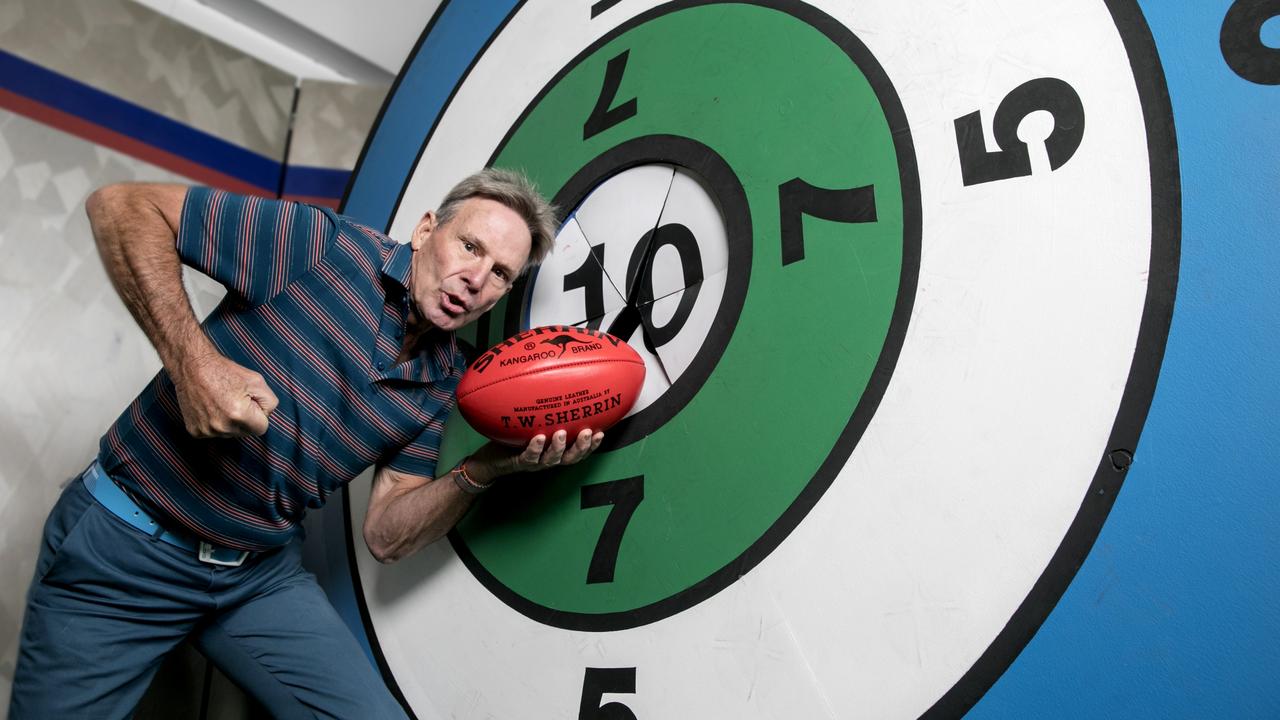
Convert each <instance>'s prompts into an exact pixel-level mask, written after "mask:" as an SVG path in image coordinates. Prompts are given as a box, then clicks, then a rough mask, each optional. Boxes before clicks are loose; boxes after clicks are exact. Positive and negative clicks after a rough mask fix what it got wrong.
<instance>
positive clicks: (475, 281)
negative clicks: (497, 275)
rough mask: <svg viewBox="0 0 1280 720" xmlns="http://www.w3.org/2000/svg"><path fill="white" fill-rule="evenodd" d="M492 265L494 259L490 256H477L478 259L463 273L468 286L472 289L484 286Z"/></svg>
mask: <svg viewBox="0 0 1280 720" xmlns="http://www.w3.org/2000/svg"><path fill="white" fill-rule="evenodd" d="M491 265H493V261H492V260H490V259H488V258H476V261H475V262H473V263H471V265H470V266H468V267H467V270H466V272H464V273H463V278H464V279H465V280H466V281H467V286H468V287H470V288H471V289H472V290H479V289H480V288H482V287H484V281H485V278H486V277H488V275H489V268H490V266H491Z"/></svg>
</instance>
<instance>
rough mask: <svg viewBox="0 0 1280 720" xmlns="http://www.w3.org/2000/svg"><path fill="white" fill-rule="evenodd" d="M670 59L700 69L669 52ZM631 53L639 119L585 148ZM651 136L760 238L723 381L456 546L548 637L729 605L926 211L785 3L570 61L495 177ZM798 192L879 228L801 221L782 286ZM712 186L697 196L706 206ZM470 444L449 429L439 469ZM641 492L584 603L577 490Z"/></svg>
mask: <svg viewBox="0 0 1280 720" xmlns="http://www.w3.org/2000/svg"><path fill="white" fill-rule="evenodd" d="M682 47H689V48H695V49H696V52H690V53H682V52H674V51H673V50H672V49H673V48H682ZM624 50H625V51H629V53H630V54H629V62H628V66H627V68H626V73H625V75H624V77H623V79H622V84H621V86H620V88H619V91H618V93H617V97H618V98H619V99H625V98H630V97H635V98H637V100H638V112H637V114H636V115H635V116H634V117H633V118H631V119H629V120H627V121H626V122H623V123H620V124H618V125H616V126H614V127H611V128H609V129H607V130H605V131H604V132H601V133H599V134H597V135H594V136H591V137H590V138H588V139H587V140H585V141H584V140H583V137H582V136H583V132H582V125H581V122H582V119H585V118H586V117H587V115H588V114H589V113H590V111H591V109H592V107H593V105H594V104H595V102H596V99H597V96H598V95H599V93H600V85H601V78H602V77H603V76H604V68H605V65H606V63H607V62H608V61H609V59H610V58H613V57H615V56H617V55H618V54H619V53H621V52H622V51H624ZM801 80H803V82H801ZM708 82H714V83H717V84H716V85H714V86H709V85H708ZM800 85H803V86H804V87H805V89H806V92H805V94H803V95H801V94H798V93H797V92H795V90H796V88H797V87H799V86H800ZM568 118H572V120H567V119H568ZM653 136H676V137H681V138H685V139H690V140H692V139H694V138H696V142H697V143H701V144H703V145H705V146H707V147H709V148H710V149H712V150H713V151H714V152H715V153H716V154H717V155H718V157H721V158H723V160H724V163H725V164H726V165H727V166H728V167H729V168H730V169H731V170H732V172H733V174H734V175H736V179H737V181H738V182H740V184H741V187H742V188H743V191H744V193H745V196H746V200H747V207H748V208H749V211H750V224H751V226H752V228H753V229H754V233H753V238H752V245H753V249H752V260H751V262H750V263H749V267H750V277H749V280H748V281H747V284H748V285H749V288H750V291H749V293H748V294H747V297H746V300H745V302H744V303H743V305H742V309H741V313H740V315H739V316H738V322H737V325H736V327H733V328H731V329H730V335H731V338H732V339H731V340H730V341H729V342H728V343H727V346H726V347H724V348H723V355H722V356H721V358H720V361H719V363H718V364H716V365H715V367H714V370H713V371H711V372H710V373H709V375H708V377H707V378H706V381H705V382H704V383H703V384H702V387H701V388H700V389H698V391H697V393H696V395H695V396H693V397H692V398H691V399H690V400H689V401H688V404H687V405H686V406H685V407H684V408H683V409H682V410H681V411H680V412H679V414H678V415H677V416H676V417H675V418H674V419H673V421H670V422H667V423H666V424H665V425H663V426H661V427H657V428H654V429H653V430H652V432H651V433H649V434H648V435H647V437H645V438H644V440H643V442H634V443H631V444H629V445H626V446H625V447H618V448H617V449H614V450H612V451H610V452H605V453H600V454H597V455H596V456H595V457H593V458H592V459H591V461H589V462H587V463H584V464H582V465H580V466H575V467H571V468H565V469H562V470H560V471H558V472H555V473H549V474H548V477H542V478H532V477H530V478H518V479H511V480H509V481H507V482H506V483H505V487H503V488H500V489H499V490H497V491H495V492H494V493H493V494H491V495H490V496H488V497H487V498H486V499H485V502H484V503H482V504H481V505H480V506H478V507H477V508H475V510H474V511H473V512H472V513H471V515H470V516H468V517H467V518H466V519H465V520H464V522H463V523H461V524H460V525H459V527H458V528H457V529H456V530H455V531H454V532H453V533H452V534H451V535H450V539H451V541H452V543H453V546H454V548H455V549H456V550H457V551H458V553H459V555H460V556H461V557H462V559H463V560H464V562H465V563H466V564H467V566H468V567H469V568H470V570H471V571H472V572H473V573H474V574H475V575H476V577H477V578H478V579H480V580H481V582H483V583H484V584H485V585H486V587H488V588H489V589H490V591H492V592H493V593H494V594H495V595H496V596H498V597H499V598H501V599H502V600H503V601H504V602H506V603H507V604H508V605H510V606H511V607H513V608H515V609H517V610H519V611H520V612H522V613H523V614H525V615H527V616H528V617H530V618H532V619H535V620H537V621H540V622H543V623H547V624H550V625H553V626H557V627H564V628H571V629H582V630H616V629H622V628H627V627H635V626H638V625H642V624H645V623H648V622H653V621H655V620H658V619H661V618H663V617H666V616H669V615H671V614H673V613H675V612H678V611H680V610H683V609H685V608H687V607H690V606H692V605H694V604H696V603H698V602H700V601H701V600H703V599H705V598H707V597H709V596H711V595H712V594H714V593H715V592H717V591H719V590H720V589H723V588H724V587H726V586H728V585H729V584H730V583H732V582H733V581H734V580H736V579H737V578H738V577H740V576H741V575H743V574H745V573H746V572H747V571H748V570H749V569H750V568H751V567H753V566H754V565H755V564H757V563H758V562H759V561H760V560H761V559H763V558H764V557H765V556H766V555H767V554H768V553H769V552H770V551H771V550H772V549H773V548H775V547H777V545H778V544H779V543H780V542H781V541H782V539H783V538H785V537H786V535H787V534H789V533H790V531H791V530H792V529H794V528H795V526H796V525H797V524H798V523H799V522H800V520H801V519H802V518H803V517H804V515H805V514H806V513H807V512H808V510H809V509H811V508H812V507H813V505H814V504H815V503H816V502H817V500H818V499H819V498H820V497H821V495H822V493H823V492H824V491H825V490H826V488H827V487H829V486H830V483H831V482H832V481H833V479H834V478H835V476H836V474H837V473H838V471H839V470H840V469H841V468H842V467H843V465H844V464H845V462H846V461H847V459H848V457H849V454H850V453H851V452H852V450H853V448H854V446H855V445H856V443H857V441H858V438H859V437H861V434H862V432H863V430H864V429H865V428H866V425H867V423H868V422H869V421H870V418H871V416H872V414H873V413H874V412H875V409H876V407H877V405H878V404H879V401H880V398H881V397H882V395H883V393H884V388H885V387H886V386H887V384H888V380H889V377H890V376H891V375H892V370H893V366H894V364H895V363H896V361H897V356H898V352H899V350H900V348H901V344H902V338H903V336H904V334H905V330H906V323H907V319H908V317H909V315H910V309H911V305H912V302H913V299H914V293H915V283H916V275H917V272H918V264H919V243H920V208H919V202H920V201H919V190H918V179H917V177H916V166H915V157H914V149H913V148H912V144H911V136H910V133H909V131H908V129H907V125H906V120H905V115H904V113H903V111H902V108H901V104H900V102H899V101H898V99H897V95H896V93H894V91H893V88H892V85H891V83H890V82H889V81H888V78H887V76H886V75H885V73H884V71H883V70H882V69H881V68H880V66H879V64H878V63H877V62H876V61H875V59H874V58H873V57H872V56H871V54H870V52H869V51H868V50H867V49H866V47H865V46H863V45H862V44H861V42H859V41H858V40H857V38H856V37H854V36H853V35H852V33H850V32H849V31H848V30H847V29H846V28H844V27H843V26H842V25H840V24H839V23H838V22H836V21H835V20H834V19H832V18H830V17H829V16H827V15H825V14H823V13H822V12H821V11H818V10H816V9H814V8H811V7H809V6H807V5H804V4H802V3H795V2H758V3H732V4H729V3H725V4H721V3H712V2H690V3H673V4H670V5H664V6H662V7H659V8H656V9H654V10H652V11H650V12H648V13H645V14H642V15H640V16H638V17H636V18H634V19H633V20H631V21H630V22H628V23H626V24H624V25H623V26H621V27H619V28H617V29H616V30H615V31H613V32H612V33H611V34H609V35H608V36H607V37H605V38H603V39H602V40H601V41H600V42H598V43H596V44H594V45H593V46H592V47H590V48H588V49H587V50H586V51H584V52H583V53H582V54H581V55H579V56H578V57H577V58H576V59H575V60H574V61H572V62H571V63H569V64H568V66H566V68H565V69H564V70H563V71H561V73H560V74H559V75H557V77H556V78H554V79H553V80H552V81H551V83H549V84H548V86H547V88H545V89H544V90H543V92H542V93H541V94H540V95H539V96H538V97H537V98H536V99H535V100H534V101H533V103H531V105H530V107H529V108H528V109H527V110H526V112H525V113H524V115H523V116H522V117H521V118H520V120H518V121H517V122H516V124H515V125H514V127H513V128H512V130H511V132H510V133H509V135H508V137H507V139H506V140H505V141H504V142H503V143H502V145H501V146H500V147H499V149H498V151H497V152H496V153H495V156H494V161H493V164H494V165H498V166H504V167H520V168H523V169H524V170H525V171H526V172H528V173H529V174H530V175H531V176H532V177H533V178H534V179H535V181H537V182H538V183H539V185H540V186H541V187H543V188H548V189H559V188H563V187H565V186H566V185H567V184H568V183H569V181H570V179H571V178H573V177H574V176H575V175H577V174H578V173H579V172H581V171H582V169H583V168H584V167H586V166H587V165H588V164H590V163H591V162H592V161H593V160H594V159H596V158H599V157H602V156H605V155H606V154H607V153H608V152H609V151H610V150H611V149H613V148H615V147H619V146H622V145H624V144H625V143H628V142H634V141H636V140H637V139H638V138H646V137H653ZM621 169H623V168H622V167H618V168H617V170H619V171H620V170H621ZM797 177H798V178H803V179H804V180H805V181H806V182H808V183H811V184H813V185H815V186H818V187H824V188H849V187H856V186H866V185H871V186H873V187H874V188H875V198H876V207H877V218H876V221H875V222H873V223H859V224H848V223H836V222H830V221H823V220H818V219H815V218H806V219H805V220H804V244H805V258H804V260H803V261H800V262H795V263H793V264H789V265H785V266H784V265H783V263H782V257H781V250H780V248H781V241H780V230H779V225H780V218H779V208H778V197H779V187H780V185H782V184H783V183H786V182H787V181H789V180H792V179H794V178H797ZM722 187H723V186H720V187H717V186H715V185H714V184H713V185H712V187H711V190H712V192H713V194H716V195H717V196H719V195H720V194H721V193H722V189H721V188H722ZM718 199H721V200H722V202H723V198H718ZM731 262H732V258H731ZM726 294H728V293H726ZM513 297H515V296H514V295H513ZM515 301H516V302H519V298H516V300H515ZM833 311H834V312H835V313H837V317H836V318H834V319H836V320H838V324H837V325H835V326H833V325H832V324H831V320H832V319H833V318H831V316H830V313H832V312H833ZM506 312H507V309H506V308H505V307H503V306H499V307H498V308H495V310H494V311H493V315H494V316H495V317H503V314H504V313H506ZM498 325H501V324H500V323H493V326H491V327H489V328H488V330H489V332H488V337H478V338H477V339H476V340H477V345H480V346H486V344H491V343H495V342H497V341H499V340H501V339H502V338H503V337H504V335H503V331H505V330H509V329H510V328H506V327H496V326H498ZM479 441H480V438H479V437H478V436H476V435H475V434H474V433H473V432H472V431H470V429H469V428H466V427H465V426H464V425H463V423H462V422H461V421H460V420H459V421H453V422H450V423H449V426H448V428H447V429H446V438H445V446H444V448H443V452H442V460H445V461H448V460H450V459H453V458H458V457H460V456H461V455H462V454H464V453H465V452H466V451H467V450H468V449H469V448H472V447H474V446H475V445H476V444H478V443H479ZM446 466H447V465H446ZM637 475H643V476H644V495H645V499H644V501H642V502H641V504H640V505H638V506H637V508H636V510H635V513H634V515H633V516H632V517H631V519H630V522H629V524H628V525H627V527H626V529H625V534H624V535H623V537H622V540H621V545H620V547H619V549H618V555H617V564H616V571H615V574H614V579H613V581H612V582H607V583H595V584H588V583H586V582H585V575H586V568H587V566H588V564H589V562H590V559H591V556H592V552H593V550H594V549H595V546H596V543H597V539H598V538H599V536H600V532H601V527H602V524H603V523H604V519H605V516H606V515H607V513H608V512H609V508H607V507H600V508H591V509H588V510H584V509H582V507H581V504H580V488H581V487H582V486H583V485H588V484H596V483H600V482H606V481H611V480H619V479H622V478H628V477H633V476H637Z"/></svg>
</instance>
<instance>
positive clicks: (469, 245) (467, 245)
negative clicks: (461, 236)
mask: <svg viewBox="0 0 1280 720" xmlns="http://www.w3.org/2000/svg"><path fill="white" fill-rule="evenodd" d="M462 249H463V250H466V251H467V252H469V253H474V252H475V251H476V244H475V243H473V242H471V241H469V240H463V241H462Z"/></svg>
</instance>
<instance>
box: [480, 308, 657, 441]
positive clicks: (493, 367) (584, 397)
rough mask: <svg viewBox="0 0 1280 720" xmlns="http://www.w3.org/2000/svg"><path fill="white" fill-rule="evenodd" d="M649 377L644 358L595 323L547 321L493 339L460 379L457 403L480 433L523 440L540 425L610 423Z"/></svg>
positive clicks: (571, 430)
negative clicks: (581, 325) (497, 340)
mask: <svg viewBox="0 0 1280 720" xmlns="http://www.w3.org/2000/svg"><path fill="white" fill-rule="evenodd" d="M642 385H644V360H641V359H640V356H639V355H637V354H636V351H635V350H632V349H631V346H630V345H627V344H626V343H625V342H623V341H622V340H619V339H618V338H616V337H614V336H612V335H610V334H608V333H603V332H599V331H596V330H588V329H584V328H576V327H569V326H566V325H547V326H545V327H537V328H533V329H531V330H527V331H525V332H522V333H520V334H519V335H516V336H514V337H511V338H508V339H507V340H504V341H502V342H500V343H498V344H497V345H494V346H493V347H492V348H490V349H489V351H488V352H486V353H485V354H483V355H481V356H480V357H479V358H476V361H475V362H473V363H471V366H470V367H468V368H467V371H466V372H465V373H463V375H462V380H460V381H459V382H458V409H459V410H461V411H462V416H463V417H464V418H466V419H467V422H469V423H471V427H473V428H475V429H476V430H477V431H478V432H479V433H480V434H481V435H484V436H485V437H488V438H491V439H493V440H496V441H498V442H500V443H505V444H507V445H516V446H521V447H523V446H524V445H527V444H528V443H529V440H530V439H531V438H532V437H533V436H534V435H537V434H539V433H542V434H545V435H547V436H548V438H550V436H551V433H553V432H555V431H557V430H561V429H563V430H565V431H566V432H567V433H568V435H569V442H573V440H574V438H576V437H577V435H578V433H579V432H581V431H582V430H584V429H586V428H590V429H592V430H606V429H608V428H609V427H610V426H612V425H613V424H614V423H616V422H618V421H619V420H621V419H622V418H623V416H625V415H626V414H627V411H628V410H630V409H631V406H632V405H634V404H635V402H636V396H638V395H639V394H640V387H641V386H642Z"/></svg>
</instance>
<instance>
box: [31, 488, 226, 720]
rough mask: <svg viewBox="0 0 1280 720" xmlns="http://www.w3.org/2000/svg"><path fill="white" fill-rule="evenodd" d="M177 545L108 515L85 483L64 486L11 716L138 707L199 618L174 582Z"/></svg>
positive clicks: (122, 712) (43, 557)
mask: <svg viewBox="0 0 1280 720" xmlns="http://www.w3.org/2000/svg"><path fill="white" fill-rule="evenodd" d="M173 550H175V549H174V548H169V546H166V545H164V544H163V543H158V542H155V541H153V540H152V539H151V538H150V537H149V536H147V535H146V534H144V533H142V532H140V531H138V530H136V529H134V528H132V527H130V526H129V525H127V524H126V523H124V522H123V521H121V520H120V519H119V518H116V517H115V516H114V515H111V513H110V512H109V511H107V510H106V509H105V508H103V507H102V506H101V505H99V504H98V503H97V501H96V500H94V499H93V497H92V496H91V495H90V494H89V492H88V490H86V489H85V487H84V485H83V483H82V482H81V481H80V480H79V479H77V480H75V481H74V482H73V483H72V484H71V486H70V487H68V488H67V490H66V491H65V492H63V494H62V497H61V498H59V500H58V503H57V505H55V506H54V509H53V511H52V512H51V513H50V515H49V519H48V521H46V523H45V531H44V539H43V543H42V545H41V549H40V556H39V559H38V560H37V563H36V573H35V579H34V580H33V581H32V585H31V590H30V591H29V593H28V596H27V610H26V614H25V616H24V618H23V624H22V635H21V640H20V645H19V650H18V664H17V667H16V669H15V671H14V680H13V695H12V698H11V699H10V706H9V717H10V719H11V720H24V719H25V718H55V717H56V718H82V717H83V718H124V717H129V716H130V715H131V714H132V713H133V710H134V707H135V706H136V705H137V704H138V701H139V699H140V698H141V697H142V694H143V692H145V691H146V689H147V686H148V685H149V684H150V681H151V678H152V677H153V676H154V675H155V671H156V668H157V667H158V666H159V664H160V661H161V659H162V658H163V657H164V655H165V654H166V653H168V652H169V651H170V650H172V649H173V647H174V646H175V645H177V643H178V642H179V641H181V640H182V638H183V637H185V636H186V635H187V633H188V632H190V630H191V628H192V627H194V625H195V623H196V621H197V619H198V617H199V615H200V610H199V609H198V608H195V607H193V606H192V604H191V595H190V594H189V593H184V592H183V591H182V590H181V589H180V588H176V587H175V586H174V585H173V584H172V583H171V582H170V581H171V579H172V578H171V573H172V572H174V569H175V568H176V567H177V566H178V565H179V563H178V562H175V559H174V558H173V557H172V555H173V552H172V551H173ZM188 574H189V573H188ZM180 575H181V573H179V576H180ZM187 579H188V580H192V579H194V578H191V577H188V578H187Z"/></svg>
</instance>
